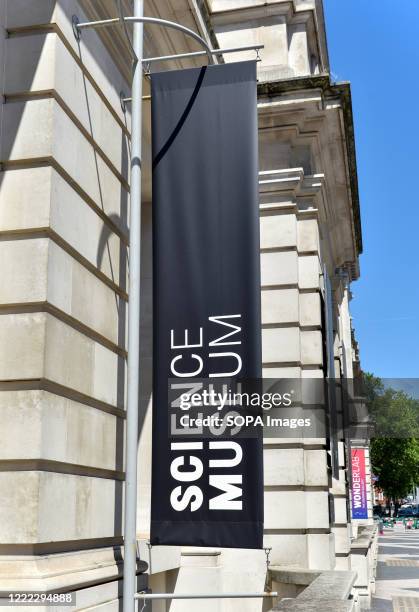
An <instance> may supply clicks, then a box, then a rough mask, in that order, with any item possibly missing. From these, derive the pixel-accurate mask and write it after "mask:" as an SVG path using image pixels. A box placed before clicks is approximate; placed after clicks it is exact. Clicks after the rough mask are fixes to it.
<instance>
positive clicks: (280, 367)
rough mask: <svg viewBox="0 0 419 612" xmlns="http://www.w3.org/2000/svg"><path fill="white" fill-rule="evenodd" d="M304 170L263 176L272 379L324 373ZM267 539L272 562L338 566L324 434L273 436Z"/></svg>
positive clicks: (268, 450) (265, 329)
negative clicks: (299, 198)
mask: <svg viewBox="0 0 419 612" xmlns="http://www.w3.org/2000/svg"><path fill="white" fill-rule="evenodd" d="M303 180H304V175H303V173H302V171H295V170H294V171H292V170H288V171H285V170H284V171H277V172H272V173H264V174H263V184H262V194H261V272H262V339H263V346H262V357H263V366H264V369H263V374H264V377H266V378H268V377H269V378H290V379H292V378H294V379H296V380H301V378H304V377H315V378H322V377H323V352H322V329H321V325H322V323H321V303H320V272H321V267H320V259H319V239H318V221H317V210H316V209H315V208H314V207H311V208H310V207H308V206H307V204H305V205H304V206H302V207H299V206H298V204H297V202H296V198H295V192H296V190H297V189H298V185H299V183H300V181H301V182H302V181H303ZM264 464H265V544H266V546H272V549H273V550H272V554H271V562H272V565H293V566H298V567H307V568H310V569H329V568H333V566H334V538H333V534H332V533H331V529H330V521H329V502H328V494H329V487H328V470H327V451H326V440H325V439H315V440H307V439H286V438H266V439H265V449H264Z"/></svg>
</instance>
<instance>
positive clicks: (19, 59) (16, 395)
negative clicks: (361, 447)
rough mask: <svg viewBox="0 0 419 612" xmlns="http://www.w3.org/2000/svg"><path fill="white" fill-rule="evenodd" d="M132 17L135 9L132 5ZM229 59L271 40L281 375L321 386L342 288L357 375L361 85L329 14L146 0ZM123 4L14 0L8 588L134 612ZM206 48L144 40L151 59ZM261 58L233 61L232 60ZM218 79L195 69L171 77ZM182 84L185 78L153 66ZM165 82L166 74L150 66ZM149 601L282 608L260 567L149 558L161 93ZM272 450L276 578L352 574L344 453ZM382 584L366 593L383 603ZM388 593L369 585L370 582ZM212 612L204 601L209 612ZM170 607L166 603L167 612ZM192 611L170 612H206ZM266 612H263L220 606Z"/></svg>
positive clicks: (268, 81)
mask: <svg viewBox="0 0 419 612" xmlns="http://www.w3.org/2000/svg"><path fill="white" fill-rule="evenodd" d="M123 6H124V10H125V12H126V14H129V13H130V11H131V10H132V7H131V5H130V2H129V1H128V0H126V1H125V2H124V3H123ZM145 6H146V14H149V15H153V16H157V17H162V18H166V19H171V20H174V21H178V22H180V23H183V24H184V25H186V26H188V27H190V28H193V29H195V30H196V31H197V32H199V33H200V34H201V35H202V36H204V37H205V38H206V39H207V40H208V42H209V43H210V44H211V45H212V46H219V47H232V46H240V45H249V44H253V43H255V44H259V43H260V44H264V45H265V48H264V50H263V51H262V52H261V62H259V64H258V79H259V83H258V110H259V147H260V149H259V150H260V228H261V278H262V287H261V301H262V340H263V368H264V375H265V376H268V377H271V378H276V377H287V378H297V379H300V378H310V377H315V378H323V377H325V376H326V375H327V371H328V367H329V368H330V363H329V364H327V359H326V353H325V317H324V302H325V275H326V274H327V276H328V277H329V279H330V283H331V286H332V294H333V335H334V363H333V369H334V372H335V376H336V378H337V379H340V378H352V377H353V362H354V360H355V355H354V349H353V340H352V329H351V319H350V314H349V300H350V291H349V283H350V282H351V281H353V280H356V278H357V277H358V275H359V263H358V258H359V254H360V252H361V251H362V237H361V228H360V212H359V201H358V188H357V175H356V159H355V146H354V126H353V120H352V110H351V92H350V86H349V84H348V83H333V82H332V80H331V78H330V69H329V60H328V54H327V42H326V34H325V26H324V15H323V9H322V3H321V1H320V0H268V1H265V0H263V1H262V0H158V1H157V0H146V2H145ZM73 15H77V16H78V18H79V19H80V21H83V20H88V19H103V18H108V17H114V16H116V15H117V9H116V3H115V2H114V0H102V1H99V0H78V1H77V0H42V1H39V0H3V2H1V3H0V55H1V61H0V83H1V91H2V95H3V97H2V101H1V102H2V103H1V110H0V112H1V147H0V162H1V172H0V231H1V241H0V267H1V278H2V282H1V290H0V381H1V382H0V390H1V393H0V424H1V444H0V490H1V502H0V588H1V590H31V589H37V590H57V589H58V590H61V591H68V590H71V591H75V592H76V594H77V609H79V608H80V609H81V608H97V607H99V606H100V607H101V609H103V610H105V609H106V610H117V609H119V606H120V603H121V599H120V598H121V593H122V587H121V577H122V561H121V559H122V554H123V550H122V543H123V539H122V535H123V534H122V516H123V487H124V484H123V483H124V465H123V454H124V449H123V439H124V417H125V412H124V410H125V400H126V359H127V352H126V334H127V308H128V294H127V287H128V284H127V278H128V274H129V253H128V243H129V228H128V209H129V148H130V144H129V139H130V116H129V108H128V109H126V110H124V109H123V108H122V107H121V103H120V94H121V92H123V93H124V95H126V96H129V93H130V61H129V52H128V47H127V43H126V40H125V37H124V32H123V30H122V29H121V27H119V26H115V27H113V28H111V29H101V30H98V31H93V30H86V31H84V32H83V34H82V37H81V40H80V41H79V42H78V41H77V40H76V39H75V37H74V35H73V30H72V16H73ZM193 50H196V47H195V46H194V43H193V42H191V41H188V40H187V39H185V38H184V36H183V35H182V34H180V33H179V32H175V31H166V30H161V29H156V28H151V27H150V28H148V27H147V28H146V33H145V54H146V55H148V56H156V55H166V54H168V53H177V52H179V53H180V52H183V51H193ZM250 57H253V54H252V53H243V54H238V55H235V56H226V57H225V58H220V60H219V61H226V62H227V61H236V60H241V59H248V58H250ZM194 65H200V61H198V60H194V61H192V60H179V61H176V62H172V67H176V68H181V67H190V66H194ZM164 68H168V66H167V65H159V66H156V68H155V69H164ZM153 69H154V68H153ZM143 106H144V126H143V131H144V139H143V143H144V144H143V168H144V172H143V186H142V187H143V230H142V231H143V237H142V245H143V253H142V296H143V297H142V304H143V306H142V313H141V405H140V433H139V454H138V457H139V464H138V465H139V487H138V539H139V551H140V557H141V559H142V560H144V561H146V562H147V564H148V569H147V570H146V572H147V573H146V574H143V572H144V571H145V564H143V563H140V564H139V572H140V577H139V585H142V584H145V581H146V580H148V583H149V586H150V587H151V588H152V589H153V590H155V591H173V590H175V591H176V590H177V591H187V592H193V591H194V590H195V591H199V590H205V591H211V590H214V591H217V590H218V591H222V590H224V591H225V590H228V591H238V590H242V591H243V590H244V591H246V590H256V591H259V590H263V588H264V584H265V578H266V564H265V555H264V552H263V551H238V550H227V549H223V550H218V549H217V550H208V549H205V550H200V549H180V548H177V547H153V548H150V547H149V546H148V544H147V540H148V525H149V518H150V517H149V512H150V475H151V402H152V396H151V374H152V371H151V370H152V369H151V363H152V360H151V354H152V300H151V295H152V292H151V287H152V274H151V172H150V103H149V82H148V80H147V79H146V78H145V82H144V101H143ZM338 461H339V465H338V469H337V471H336V470H335V472H334V473H333V471H332V469H331V451H330V447H329V443H328V440H326V439H314V440H305V439H297V440H296V439H293V440H278V439H269V438H267V439H266V440H265V448H264V464H265V543H266V546H269V547H272V551H271V555H270V562H271V564H272V566H274V567H278V566H280V567H293V568H302V569H309V570H333V569H349V568H350V567H351V563H352V561H351V557H352V555H351V537H353V536H354V535H356V533H355V532H354V531H353V525H351V521H350V516H349V515H348V507H349V506H348V487H347V479H348V475H347V474H348V471H347V470H348V456H347V447H346V445H345V440H344V439H343V437H342V439H340V440H339V441H338ZM364 586H365V585H364ZM367 587H368V588H369V586H368V585H367ZM194 605H195V604H194ZM166 609H169V608H168V607H167V608H166V604H165V603H161V602H160V603H155V604H154V605H153V611H154V612H156V611H157V612H159V611H163V610H166ZM193 609H195V608H194V606H193V605H192V606H191V605H189V604H187V603H185V602H173V603H172V604H171V606H170V610H171V612H173V611H175V612H176V611H178V610H179V611H182V612H183V611H185V610H188V611H189V610H193ZM200 609H201V610H203V611H204V610H207V609H208V610H210V609H211V610H220V611H221V610H223V611H224V610H225V611H227V610H228V611H230V610H232V611H233V610H239V609H240V610H241V611H243V610H249V612H250V611H254V610H262V602H255V601H254V600H253V601H240V602H236V601H234V600H232V601H227V600H226V601H218V602H215V603H214V602H201V603H200Z"/></svg>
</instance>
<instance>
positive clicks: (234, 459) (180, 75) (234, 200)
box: [151, 62, 263, 548]
mask: <svg viewBox="0 0 419 612" xmlns="http://www.w3.org/2000/svg"><path fill="white" fill-rule="evenodd" d="M151 100H152V130H153V286H154V289H153V328H154V329H153V334H154V345H153V346H154V348H153V372H154V381H153V463H152V507H151V543H152V544H155V545H157V544H165V545H170V544H173V545H189V546H221V547H234V548H261V547H262V535H263V471H262V470H263V466H262V461H263V457H262V439H261V436H259V435H258V436H254V435H253V436H251V437H248V438H246V437H242V438H240V437H238V438H236V439H234V440H233V439H228V438H226V436H223V437H222V438H221V439H220V440H219V441H217V439H216V438H212V439H208V438H205V437H203V438H202V439H200V438H199V436H198V437H197V436H196V435H195V436H194V437H191V438H188V437H187V436H186V437H177V438H176V437H173V436H172V435H171V431H170V425H169V418H168V415H169V410H168V403H169V400H168V388H169V383H170V380H171V379H176V380H178V381H181V382H182V381H185V380H186V379H188V381H190V379H193V378H196V379H198V378H199V379H207V380H214V382H216V381H217V379H218V380H220V378H221V377H227V378H228V377H233V378H258V377H260V376H261V318H260V256H259V205H258V146H257V91H256V64H255V62H242V63H234V64H224V65H217V66H207V67H204V68H199V69H191V70H179V71H171V72H164V73H157V74H153V75H152V80H151Z"/></svg>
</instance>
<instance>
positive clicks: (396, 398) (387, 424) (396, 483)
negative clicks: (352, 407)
mask: <svg viewBox="0 0 419 612" xmlns="http://www.w3.org/2000/svg"><path fill="white" fill-rule="evenodd" d="M363 382H364V388H363V391H364V395H365V397H366V399H367V406H368V410H369V414H370V419H371V421H372V424H373V425H374V428H375V433H374V436H375V437H374V438H373V439H372V440H371V445H370V450H371V464H372V470H373V472H374V475H375V476H376V477H377V481H376V485H377V486H378V487H380V489H382V490H383V491H384V494H385V495H386V496H387V497H389V498H392V499H394V500H397V499H398V498H401V497H405V496H406V495H407V494H408V493H410V492H411V491H412V489H413V487H414V486H416V485H417V484H418V483H419V401H418V400H416V399H414V398H412V397H410V396H408V395H407V394H406V393H404V392H403V391H398V390H395V389H392V388H385V387H384V384H383V382H382V380H381V379H380V378H377V377H376V376H373V375H372V374H369V373H366V374H364V376H363Z"/></svg>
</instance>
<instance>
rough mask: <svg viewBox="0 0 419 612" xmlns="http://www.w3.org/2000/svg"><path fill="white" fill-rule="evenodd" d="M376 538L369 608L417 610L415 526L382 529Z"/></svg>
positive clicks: (417, 535) (418, 565)
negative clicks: (407, 528) (411, 527)
mask: <svg viewBox="0 0 419 612" xmlns="http://www.w3.org/2000/svg"><path fill="white" fill-rule="evenodd" d="M378 542H379V548H378V566H377V577H376V590H375V594H374V597H373V602H372V610H373V612H393V611H394V612H419V529H415V530H410V529H409V530H407V531H405V530H404V528H403V527H401V526H396V527H395V528H393V529H385V530H384V535H382V536H380V537H379V540H378Z"/></svg>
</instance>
